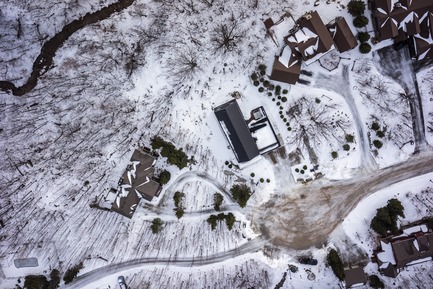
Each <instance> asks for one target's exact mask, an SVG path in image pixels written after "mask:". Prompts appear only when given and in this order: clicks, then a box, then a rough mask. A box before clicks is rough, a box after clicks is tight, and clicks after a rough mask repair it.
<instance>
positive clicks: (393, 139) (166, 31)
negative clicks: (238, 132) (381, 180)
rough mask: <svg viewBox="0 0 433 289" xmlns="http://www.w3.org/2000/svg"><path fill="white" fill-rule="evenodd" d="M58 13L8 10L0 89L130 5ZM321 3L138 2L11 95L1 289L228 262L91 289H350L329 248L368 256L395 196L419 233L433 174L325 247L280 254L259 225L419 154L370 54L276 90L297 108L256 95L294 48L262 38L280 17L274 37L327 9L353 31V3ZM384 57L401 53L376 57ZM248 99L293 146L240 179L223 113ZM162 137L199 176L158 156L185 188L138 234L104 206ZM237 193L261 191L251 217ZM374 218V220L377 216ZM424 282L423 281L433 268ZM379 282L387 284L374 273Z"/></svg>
mask: <svg viewBox="0 0 433 289" xmlns="http://www.w3.org/2000/svg"><path fill="white" fill-rule="evenodd" d="M61 2H62V3H58V1H53V0H47V1H42V2H41V1H30V0H19V1H15V0H14V1H12V0H0V4H1V7H2V9H1V11H0V30H1V31H3V32H2V33H3V34H2V41H1V43H0V59H1V62H0V80H8V81H12V82H14V83H15V84H16V85H20V84H23V83H24V82H25V81H26V80H27V78H28V77H29V75H30V73H31V68H32V65H33V61H34V60H35V59H36V57H37V55H38V54H39V52H40V49H41V46H42V45H43V43H44V42H45V41H46V40H47V39H49V38H51V37H52V36H53V35H55V34H56V33H57V32H59V31H60V30H61V29H62V27H63V26H64V25H65V24H67V23H69V22H71V21H72V20H75V19H77V18H79V17H81V16H83V15H84V14H86V13H88V12H94V11H97V10H99V9H100V8H102V7H104V6H107V5H108V4H111V3H114V2H116V1H115V0H101V1H99V0H98V1H96V0H91V1H84V0H73V1H72V0H64V1H61ZM314 2H315V1H294V0H289V1H287V0H275V1H260V0H234V1H227V0H179V1H169V0H158V1H156V0H136V1H135V2H134V3H133V4H132V6H131V7H129V8H127V9H126V10H124V11H122V12H120V13H115V14H113V15H112V16H111V17H109V18H108V19H106V20H103V21H101V22H98V23H97V24H93V25H90V26H87V27H85V28H84V29H82V30H80V31H78V32H76V33H74V34H73V35H72V36H71V37H70V38H69V39H68V40H67V41H66V42H65V44H64V45H63V46H62V47H61V48H60V49H59V50H58V51H57V53H56V57H55V58H54V65H53V67H52V68H51V69H50V70H49V71H47V72H46V73H45V74H44V75H43V76H42V77H41V78H40V79H39V82H38V85H37V86H36V87H35V89H33V90H32V91H30V92H29V93H27V94H26V95H24V96H23V97H17V96H12V95H9V94H6V93H3V92H1V93H0V111H1V116H2V121H1V124H0V171H1V172H2V173H1V174H2V178H1V179H0V190H1V191H0V193H1V199H0V224H1V228H0V241H1V243H0V269H1V270H0V287H1V288H13V287H14V284H16V283H17V280H18V278H19V279H20V280H21V285H22V284H23V283H22V282H23V277H24V276H25V275H26V274H29V273H32V274H44V275H46V276H48V275H49V272H50V270H52V269H59V270H60V272H61V273H64V272H65V271H66V270H67V269H68V268H70V267H72V266H74V265H75V264H78V263H79V262H83V264H84V269H83V270H82V271H81V272H80V274H79V276H83V280H84V277H85V276H86V273H88V274H91V272H92V271H94V270H97V269H98V268H105V266H110V265H115V264H119V263H125V262H130V261H131V260H146V259H149V258H156V259H158V258H160V259H162V260H167V259H169V260H174V261H181V260H182V259H188V258H198V259H200V258H201V259H203V260H205V259H206V258H209V259H210V260H212V258H219V257H218V256H220V257H221V254H224V253H225V252H230V254H231V255H230V254H229V255H228V256H225V257H224V256H223V257H224V258H223V257H221V258H223V259H221V260H219V259H218V261H217V262H216V263H214V264H203V265H201V264H194V262H192V263H191V262H190V263H188V262H187V263H185V264H183V265H179V264H172V265H173V266H170V265H169V263H170V262H168V264H165V265H164V264H156V265H152V264H147V265H143V264H142V265H139V266H136V267H133V268H132V267H131V268H129V267H128V268H127V269H121V268H118V269H116V268H114V267H110V268H111V269H110V270H111V271H107V272H111V273H110V274H108V275H107V274H105V273H100V274H99V273H98V274H99V275H96V276H99V277H101V278H100V280H94V281H92V282H91V283H89V284H86V285H85V287H83V288H114V287H115V286H116V285H115V284H116V282H117V281H116V277H117V276H118V275H121V274H123V275H124V276H125V277H126V279H127V282H128V284H129V285H130V286H131V288H203V287H207V286H209V287H211V288H218V287H220V288H235V287H238V288H247V287H254V288H273V287H274V286H275V285H276V284H277V283H278V282H279V281H280V280H281V279H282V278H283V274H284V272H288V271H287V270H288V267H287V266H288V264H293V265H296V266H298V267H299V271H298V272H297V273H296V274H295V273H292V274H290V273H288V274H287V276H286V281H285V282H284V285H283V287H282V288H337V287H338V286H339V283H338V281H337V279H336V278H335V277H334V276H333V274H332V272H331V270H330V268H328V267H327V266H325V263H326V262H325V259H326V253H327V251H328V249H329V248H330V247H332V246H334V245H335V246H336V245H337V244H339V241H341V242H343V241H342V240H344V239H345V238H350V239H351V241H352V242H353V243H354V244H356V246H358V247H359V248H361V249H362V250H365V251H366V252H368V253H370V252H371V248H370V247H368V245H369V244H370V245H371V242H372V241H373V240H372V239H371V238H372V237H371V236H372V234H371V232H369V231H368V228H367V227H366V224H368V222H366V221H364V220H365V219H366V220H370V219H371V217H372V215H373V214H374V212H375V208H376V207H380V206H382V205H383V204H384V203H386V200H387V199H388V197H385V196H389V195H393V194H397V196H399V197H401V201H402V202H403V203H404V205H405V208H406V210H407V216H408V218H407V220H405V221H409V220H414V219H417V218H419V217H422V216H426V215H428V214H430V212H426V211H425V209H423V208H422V205H420V203H419V202H420V201H419V200H418V198H417V197H416V196H423V193H421V191H422V190H425V189H426V188H427V186H429V180H431V179H432V176H431V175H426V176H425V177H420V178H418V179H415V180H410V181H408V182H403V183H401V184H398V185H396V187H394V188H393V189H394V191H392V192H391V191H390V190H388V189H387V190H385V192H378V193H375V194H373V195H371V196H369V197H368V198H367V199H366V200H365V201H363V202H361V203H360V204H359V206H358V207H357V208H356V209H355V210H354V211H353V213H352V214H350V215H349V216H348V217H347V218H345V221H344V222H343V225H342V227H341V228H337V229H336V231H335V232H336V233H334V234H333V235H332V237H331V239H330V240H331V242H330V243H329V244H325V245H324V246H323V247H321V248H311V249H310V250H307V251H305V252H304V251H299V252H298V251H294V250H290V249H288V248H276V247H274V246H271V245H270V244H268V243H267V242H266V241H260V240H261V239H259V238H260V236H259V232H258V231H257V230H256V229H257V228H254V226H252V225H251V216H252V214H253V213H254V208H258V207H259V206H260V205H263V204H264V203H266V202H272V199H273V196H274V194H281V192H282V191H283V190H281V188H283V187H284V188H286V187H291V186H294V187H295V186H296V187H297V188H298V186H301V183H302V182H304V181H306V180H307V179H308V181H312V180H309V179H310V178H311V179H313V172H312V171H311V169H312V168H313V167H314V166H316V165H317V172H320V173H321V174H320V176H321V178H322V180H323V181H324V182H325V183H326V182H328V181H329V183H332V181H335V180H341V179H351V178H354V179H356V175H357V173H359V172H360V171H364V170H365V171H370V172H373V173H374V171H375V170H378V169H381V168H384V167H389V166H391V165H395V164H398V163H401V162H404V161H405V160H407V159H408V158H409V157H410V155H411V154H412V153H413V151H414V147H415V146H414V144H413V143H412V142H411V141H413V130H412V129H413V128H412V125H413V123H412V121H411V114H410V108H409V105H408V103H407V102H405V101H404V100H403V99H401V98H400V97H399V96H401V93H402V87H401V85H400V84H399V83H398V82H396V81H395V80H393V79H390V78H387V77H385V76H382V75H381V72H380V71H379V70H378V68H377V67H376V66H375V65H374V59H373V56H372V54H367V55H362V54H360V53H359V51H358V49H357V48H355V49H354V50H352V51H350V52H346V53H344V54H342V55H339V54H338V53H333V54H331V53H330V54H328V55H327V56H326V57H327V58H326V61H327V63H328V62H329V63H331V62H332V63H334V62H338V63H339V64H338V67H337V68H335V69H334V70H332V71H329V70H328V69H325V68H324V67H323V63H325V58H324V59H322V63H319V62H316V63H313V64H311V65H308V66H304V67H303V69H305V70H307V71H310V72H312V76H311V77H309V76H304V77H305V78H306V79H307V80H308V81H310V84H307V85H305V84H297V85H292V86H290V85H287V84H282V83H276V82H275V83H273V84H274V85H280V86H281V90H287V91H288V92H287V94H284V95H285V96H286V97H287V101H286V102H283V101H278V100H276V99H274V100H273V98H275V95H274V96H269V95H268V93H271V92H270V91H267V90H265V91H264V92H259V91H258V87H256V86H254V84H253V81H252V80H251V78H250V75H251V74H252V73H253V72H255V71H257V69H258V66H259V65H260V64H263V65H266V67H267V68H266V74H267V75H269V74H270V70H271V66H272V63H273V60H274V55H275V54H276V53H278V52H279V50H280V48H281V47H278V46H277V45H276V44H275V43H274V42H273V41H272V40H271V39H270V38H269V37H267V36H266V30H265V27H264V25H263V23H262V22H263V21H264V20H266V19H267V18H268V17H271V18H273V20H274V21H276V20H278V19H279V18H280V17H281V16H282V15H283V14H284V13H286V12H289V13H290V14H291V15H292V16H293V18H294V19H297V18H298V17H300V16H301V15H302V14H303V13H304V12H305V11H309V10H313V9H317V10H318V11H319V13H320V15H321V16H322V19H323V21H324V22H325V24H326V23H328V22H329V21H331V20H332V19H333V18H335V17H336V16H345V17H346V19H347V22H348V23H349V25H350V26H351V28H352V29H353V30H354V31H355V30H356V29H355V28H354V27H353V25H352V20H351V19H352V16H350V15H349V14H348V13H347V11H346V10H345V9H343V7H342V5H344V6H347V2H348V0H341V1H331V3H330V4H326V1H324V0H322V1H318V2H319V3H320V5H319V6H318V7H314ZM316 2H317V1H316ZM292 26H293V20H292V18H291V17H286V18H285V19H284V21H283V22H282V23H281V24H279V25H278V26H277V27H276V28H275V34H276V36H277V38H278V41H279V44H280V45H281V44H282V37H283V36H284V35H285V34H287V31H288V30H289V29H290V28H291V27H292ZM227 27H229V28H230V29H232V30H231V31H232V32H233V35H234V36H235V37H233V40H230V41H229V43H228V44H227V45H225V44H221V37H222V35H223V34H224V31H225V29H226V28H227ZM366 29H367V30H368V31H371V30H372V27H370V26H368V27H367V28H366ZM385 44H390V43H389V42H386V43H381V44H379V45H377V46H373V49H379V48H381V47H383V46H384V45H385ZM337 60H338V61H337ZM329 63H328V64H329ZM430 75H431V69H425V70H422V71H421V72H420V73H419V74H418V83H419V84H420V92H421V95H422V103H423V109H424V122H425V123H424V125H425V128H426V129H425V130H426V139H427V141H428V143H429V144H430V145H432V144H433V134H432V132H431V131H430V130H429V126H430V127H431V125H429V121H430V122H431V121H432V117H431V116H430V114H432V113H433V110H432V107H433V105H432V104H431V101H430V100H431V97H432V95H431V89H430V86H431V85H430V83H431V77H430ZM264 77H265V79H267V76H266V75H265V76H264ZM235 92H238V93H239V95H240V98H239V99H238V103H239V105H240V108H241V110H242V112H243V114H244V116H245V118H248V116H249V115H250V111H251V110H253V109H254V108H257V107H260V106H263V107H264V109H265V110H266V113H267V115H268V118H269V121H270V122H271V124H272V126H273V128H274V130H275V133H276V135H277V137H278V139H279V141H280V143H281V148H280V149H279V150H278V152H275V151H274V152H271V153H270V154H267V155H264V156H260V157H258V158H257V159H255V160H253V161H251V162H249V163H247V164H241V165H239V166H237V165H238V164H237V162H236V158H235V155H234V154H233V152H232V151H231V149H230V147H229V144H228V143H227V141H226V139H225V136H224V134H223V133H222V131H221V128H220V126H219V124H218V121H217V119H216V117H215V115H214V113H213V108H214V107H216V106H218V105H220V104H222V103H224V102H226V101H228V100H230V99H232V95H233V94H234V93H235ZM278 102H280V103H278ZM277 103H278V104H277ZM280 106H281V108H280ZM280 111H281V112H282V113H280ZM294 113H298V114H299V117H294ZM280 115H281V116H280ZM310 116H311V117H310ZM313 116H315V117H316V116H317V117H318V116H320V117H321V120H323V123H326V124H329V123H331V125H330V126H324V127H315V129H314V130H313V131H312V132H311V133H310V134H309V135H308V136H309V138H310V142H309V143H308V144H307V143H306V142H305V141H304V139H303V138H302V137H303V135H302V133H301V131H302V127H303V126H304V125H313V123H312V117H313ZM284 119H285V120H284ZM316 120H317V119H316ZM373 122H377V123H378V124H379V125H380V129H379V130H381V131H382V132H383V133H384V136H383V137H379V136H376V135H375V134H377V130H373V129H372V128H371V127H372V125H373ZM289 127H290V129H289ZM313 127H314V126H313ZM155 135H159V136H161V137H163V138H164V139H166V140H168V141H170V142H173V143H174V144H175V145H176V146H177V147H179V148H182V149H183V150H184V151H185V152H186V153H187V155H188V156H189V157H194V160H195V162H194V163H190V164H189V166H188V167H187V168H184V169H183V170H179V169H178V168H177V167H175V166H172V165H168V164H167V162H166V160H165V159H163V158H159V159H158V160H157V164H156V169H157V172H159V171H161V170H163V169H167V170H168V171H170V173H171V181H170V182H169V183H168V184H167V185H165V186H164V189H163V191H162V193H161V195H160V197H159V198H156V199H154V200H153V201H152V202H151V203H145V202H144V201H142V202H141V203H140V206H139V208H138V209H137V211H136V213H135V215H134V217H133V218H132V219H131V220H129V219H127V218H125V217H122V216H121V215H118V214H116V213H113V212H108V211H104V210H99V209H97V208H94V207H93V208H92V207H91V206H90V205H91V204H96V203H98V202H99V201H100V200H101V199H102V198H103V197H104V196H105V195H106V194H107V192H108V190H109V189H110V188H111V187H115V186H116V184H117V182H118V180H119V177H120V176H121V175H122V173H123V171H124V169H125V167H126V165H127V164H128V162H129V158H130V155H131V153H132V151H133V150H134V147H136V146H146V147H150V139H151V138H152V137H153V136H155ZM348 135H351V136H353V139H352V140H350V138H348V137H347V136H348ZM379 138H380V140H381V141H382V143H383V146H382V147H381V148H380V149H376V148H375V147H374V145H373V141H374V140H376V139H379ZM424 149H425V150H427V152H430V150H431V148H430V147H429V146H425V147H424ZM333 152H335V153H336V155H335V154H334V155H333ZM334 156H335V157H334ZM226 162H228V163H233V164H234V165H233V166H228V165H226ZM304 166H307V169H304ZM301 170H306V172H304V173H300V171H301ZM281 176H283V177H281ZM261 179H263V180H264V181H260V180H261ZM297 180H300V181H299V182H298V183H297ZM312 182H314V180H313V181H312ZM237 183H245V184H247V185H248V186H250V187H251V189H252V191H253V195H252V197H251V199H250V201H249V202H248V206H247V207H246V208H244V209H241V208H239V206H237V205H236V204H234V203H233V201H232V200H231V198H230V195H229V193H228V192H229V190H230V188H231V187H232V185H233V184H237ZM408 188H410V191H411V192H410V193H409V194H407V195H406V193H407V189H408ZM176 191H181V192H183V193H184V194H185V197H184V200H183V206H184V208H185V215H184V217H182V218H181V219H179V220H178V219H177V218H176V216H175V214H174V211H173V208H174V203H173V195H174V193H175V192H176ZM217 192H219V193H221V194H222V195H223V197H224V201H223V203H222V210H223V212H224V213H228V212H232V213H233V214H234V215H235V217H236V220H237V222H236V223H235V225H234V227H233V229H232V230H231V231H230V230H228V229H227V226H226V225H225V224H224V223H220V224H219V225H218V226H217V228H216V230H215V231H212V230H211V227H210V225H209V224H208V223H207V222H206V219H207V218H208V217H209V216H210V215H211V214H218V212H215V211H214V210H213V196H214V194H215V193H217ZM398 194H400V195H398ZM342 201H343V200H342ZM373 204H374V206H373ZM363 206H364V208H367V209H368V210H367V209H365V210H364V211H362V209H360V208H363ZM417 207H418V209H417ZM430 208H431V207H430ZM360 210H361V211H360ZM360 212H363V217H362V219H361V218H360V214H361V213H360ZM367 212H368V213H367ZM275 214H278V212H275ZM156 217H159V218H161V219H162V220H163V221H164V225H163V229H162V231H161V232H160V233H158V234H152V232H151V229H150V224H151V221H152V220H153V219H154V218H156ZM348 222H349V223H348ZM350 222H352V223H350ZM356 222H357V223H356ZM348 224H349V225H348ZM359 232H362V233H359ZM345 234H347V236H348V237H346V236H345ZM249 246H250V247H249ZM366 246H367V247H366ZM369 248H370V249H369ZM237 250H238V251H237ZM243 250H245V251H243ZM369 250H370V251H369ZM257 251H259V252H257ZM355 251H356V250H355ZM305 254H308V255H312V256H313V257H314V258H316V259H317V260H318V261H319V265H317V266H308V265H302V264H300V263H299V262H298V261H297V257H298V256H300V255H305ZM28 257H36V258H38V261H39V266H38V267H35V268H27V269H16V268H15V266H14V264H13V260H14V259H19V258H28ZM156 259H155V260H156ZM420 266H421V267H418V266H414V267H411V268H415V269H413V270H424V269H423V268H429V269H430V270H431V267H428V266H429V265H425V264H424V265H420ZM422 266H424V267H422ZM426 266H427V267H426ZM367 268H368V269H367V271H368V272H369V273H373V272H376V274H377V270H376V269H375V267H374V266H373V265H371V264H370V265H369V266H368V267H367ZM375 270H376V271H375ZM411 270H412V269H411ZM426 270H427V269H426ZM313 275H314V280H309V278H310V279H313V278H312V276H313ZM423 276H424V275H423ZM410 278H411V277H410V274H409V273H408V274H402V275H401V276H399V278H398V279H397V281H394V280H387V284H389V285H390V286H394V287H395V288H397V287H398V284H406V283H405V282H409V284H412V283H411V282H412V281H411V279H410ZM426 278H427V277H426ZM393 282H396V283H395V284H397V285H395V284H394V285H392V284H393ZM414 282H415V281H414ZM77 288H79V287H77ZM425 288H427V287H425Z"/></svg>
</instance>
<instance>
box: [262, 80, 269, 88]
mask: <svg viewBox="0 0 433 289" xmlns="http://www.w3.org/2000/svg"><path fill="white" fill-rule="evenodd" d="M269 84H271V83H270V82H269V81H268V80H265V81H263V86H264V87H268V86H269Z"/></svg>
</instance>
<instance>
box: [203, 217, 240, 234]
mask: <svg viewBox="0 0 433 289" xmlns="http://www.w3.org/2000/svg"><path fill="white" fill-rule="evenodd" d="M224 220H225V222H226V225H227V228H228V229H229V230H231V229H233V225H234V224H235V222H236V218H235V216H234V215H233V214H232V213H228V214H227V215H224V214H223V213H221V214H218V215H216V216H215V215H210V216H209V218H208V219H207V222H208V223H209V224H210V226H211V229H212V231H213V230H215V229H216V226H217V222H221V221H224Z"/></svg>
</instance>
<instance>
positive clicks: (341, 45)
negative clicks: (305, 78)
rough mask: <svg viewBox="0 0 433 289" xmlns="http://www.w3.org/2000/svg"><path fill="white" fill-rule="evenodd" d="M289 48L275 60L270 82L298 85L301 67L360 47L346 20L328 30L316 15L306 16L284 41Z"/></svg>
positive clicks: (338, 18)
mask: <svg viewBox="0 0 433 289" xmlns="http://www.w3.org/2000/svg"><path fill="white" fill-rule="evenodd" d="M284 42H285V44H286V46H284V47H283V49H282V50H281V52H280V53H279V55H277V56H276V57H275V59H274V64H273V67H272V72H271V75H270V77H269V78H270V79H272V80H276V81H281V82H285V83H289V84H295V83H296V82H297V81H298V80H299V76H300V74H301V64H302V62H304V63H305V64H307V65H308V64H310V63H312V62H314V61H316V60H317V59H319V58H320V57H322V56H323V55H325V54H326V53H328V52H330V51H332V50H333V49H334V48H337V50H338V51H339V52H345V51H348V50H351V49H353V48H354V47H356V46H357V45H358V42H357V41H356V38H355V36H354V35H353V33H352V31H351V30H350V28H349V25H347V22H346V20H345V19H344V18H343V17H337V18H336V19H335V20H333V21H332V22H331V23H329V24H328V25H326V26H325V24H324V23H323V21H322V19H321V18H320V15H319V14H318V13H317V11H311V12H308V13H305V14H304V15H303V16H302V17H301V18H299V19H298V20H297V21H296V24H295V26H294V27H293V28H292V29H291V30H290V31H289V35H288V36H286V37H285V38H284Z"/></svg>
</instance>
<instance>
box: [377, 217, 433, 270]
mask: <svg viewBox="0 0 433 289" xmlns="http://www.w3.org/2000/svg"><path fill="white" fill-rule="evenodd" d="M374 255H375V256H376V260H377V263H378V265H379V271H380V272H381V273H382V274H384V275H385V276H388V277H397V275H398V273H399V271H400V270H401V269H402V268H403V267H406V266H410V265H415V264H418V263H421V262H426V261H432V259H433V232H432V230H431V229H429V228H428V227H427V225H417V226H413V227H409V228H406V229H404V230H403V234H401V235H398V236H390V237H387V238H384V239H382V240H380V247H379V248H378V249H377V250H375V252H374Z"/></svg>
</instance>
